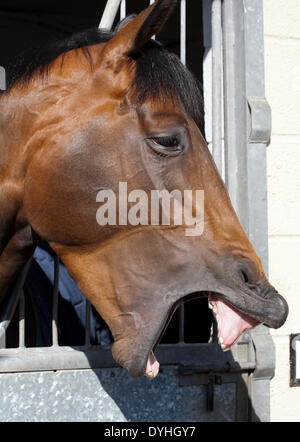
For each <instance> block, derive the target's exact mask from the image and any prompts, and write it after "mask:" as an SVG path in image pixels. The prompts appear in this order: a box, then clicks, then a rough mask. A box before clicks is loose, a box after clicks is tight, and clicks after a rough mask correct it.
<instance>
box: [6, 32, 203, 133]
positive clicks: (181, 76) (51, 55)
mask: <svg viewBox="0 0 300 442" xmlns="http://www.w3.org/2000/svg"><path fill="white" fill-rule="evenodd" d="M113 35H114V32H107V31H100V30H99V29H97V28H92V29H87V30H85V31H83V32H79V33H76V34H74V35H71V36H69V37H66V38H64V39H60V40H57V41H55V42H52V43H50V44H47V45H44V46H42V47H39V48H37V49H34V50H29V51H26V52H23V53H22V54H19V55H18V57H17V59H16V60H15V61H13V62H12V63H11V65H10V66H9V73H10V75H9V83H8V88H7V89H8V90H9V89H11V88H12V87H13V85H14V84H15V83H16V82H24V83H26V82H28V81H29V80H30V78H31V77H32V76H33V74H38V75H40V76H42V77H44V76H46V75H47V73H48V69H49V66H50V65H51V62H52V61H54V60H55V59H56V58H57V57H58V56H59V55H61V54H64V53H66V52H68V51H71V50H73V49H79V48H81V49H82V51H83V54H84V56H85V57H86V58H87V60H88V61H90V62H91V57H90V53H89V46H91V45H95V44H98V43H103V42H107V41H108V40H109V39H110V38H111V37H112V36H113ZM133 57H134V59H135V61H136V74H135V79H134V85H135V95H136V98H137V100H138V102H139V103H140V104H142V103H143V102H144V101H145V100H146V99H147V98H157V97H160V98H163V99H173V98H174V97H176V96H177V97H179V98H180V101H181V103H182V104H183V106H184V108H185V110H186V112H187V113H188V114H189V115H190V116H191V117H192V118H193V119H194V121H195V122H196V124H197V125H198V127H199V128H200V130H201V132H202V133H203V129H204V118H203V97H202V88H201V85H200V83H199V82H198V81H197V79H196V78H195V77H194V76H193V74H192V73H191V72H190V71H189V70H188V69H187V68H186V67H185V66H184V65H183V64H182V63H181V61H180V60H179V58H178V57H177V55H175V54H174V53H172V52H170V51H168V50H167V49H166V48H165V47H164V46H163V45H162V44H160V43H159V42H157V40H151V41H150V42H148V43H147V44H146V45H145V46H144V48H143V50H142V51H141V52H139V53H138V54H135V55H133ZM62 63H63V59H62Z"/></svg>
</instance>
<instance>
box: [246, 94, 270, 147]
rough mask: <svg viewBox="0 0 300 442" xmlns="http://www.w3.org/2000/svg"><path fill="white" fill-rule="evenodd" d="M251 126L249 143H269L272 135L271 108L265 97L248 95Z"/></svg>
mask: <svg viewBox="0 0 300 442" xmlns="http://www.w3.org/2000/svg"><path fill="white" fill-rule="evenodd" d="M247 101H248V107H249V114H250V123H249V125H250V128H249V131H250V133H249V139H248V141H249V143H263V144H268V143H269V142H270V137H271V108H270V106H269V103H268V102H267V100H266V99H265V98H264V97H247Z"/></svg>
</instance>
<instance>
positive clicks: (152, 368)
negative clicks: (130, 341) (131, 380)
mask: <svg viewBox="0 0 300 442" xmlns="http://www.w3.org/2000/svg"><path fill="white" fill-rule="evenodd" d="M158 372H159V362H158V361H157V360H156V357H155V356H154V353H153V351H151V352H150V355H149V357H148V361H147V365H146V372H145V374H146V376H148V377H149V378H155V377H156V376H157V375H158Z"/></svg>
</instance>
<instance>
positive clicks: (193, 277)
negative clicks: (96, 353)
mask: <svg viewBox="0 0 300 442" xmlns="http://www.w3.org/2000/svg"><path fill="white" fill-rule="evenodd" d="M176 3H177V2H176V1H172V0H158V1H156V2H155V3H154V4H152V5H151V6H149V7H148V8H147V9H145V10H144V11H142V12H141V13H140V14H138V15H137V16H136V17H134V18H131V20H128V22H126V23H124V24H123V26H120V28H119V30H118V32H116V33H115V34H114V35H113V36H112V37H111V38H109V39H107V41H103V42H101V43H98V44H95V45H91V46H89V48H88V57H87V56H86V54H84V53H83V51H81V50H80V49H76V50H72V51H69V52H66V53H65V54H63V58H62V56H60V57H58V58H57V59H56V60H55V61H54V62H53V63H52V64H51V66H50V67H49V72H48V76H47V79H44V80H42V79H41V78H40V76H39V75H38V73H36V74H35V75H33V76H32V78H31V80H30V82H29V83H28V84H27V85H24V84H16V86H15V87H13V88H12V89H11V91H9V93H8V94H6V95H7V96H6V97H5V98H3V99H2V100H1V102H3V100H5V106H6V107H5V112H6V115H12V114H13V115H14V119H10V120H9V121H8V118H9V117H7V128H9V130H8V129H7V132H6V135H5V134H4V135H2V137H6V140H7V141H6V144H9V146H10V148H9V149H7V150H6V151H4V153H3V155H2V156H3V161H4V163H5V162H6V163H7V167H6V169H5V172H4V171H3V172H2V174H1V175H0V177H1V180H2V181H1V183H2V189H3V192H2V198H1V204H2V207H4V208H5V209H4V214H3V215H2V219H3V221H2V226H3V229H2V231H5V232H6V235H5V237H4V236H3V241H2V249H3V251H2V256H1V258H2V259H0V276H1V278H2V281H4V280H5V281H8V280H10V281H11V275H12V274H13V272H12V270H11V268H13V267H14V266H15V267H14V268H18V263H19V262H22V263H23V261H22V259H20V255H22V257H24V256H25V258H24V259H28V256H29V255H30V254H32V252H33V250H34V247H35V245H36V244H37V243H38V241H39V240H40V239H44V240H46V241H48V242H49V244H50V245H51V247H52V248H53V249H54V250H55V251H56V253H57V254H58V255H59V257H60V258H61V259H62V261H63V262H64V263H65V265H66V267H67V269H68V270H69V272H70V274H71V275H72V276H73V278H74V279H75V280H76V282H77V283H78V285H79V288H80V289H81V291H82V292H83V294H84V295H85V296H86V297H87V298H88V299H89V301H90V302H91V303H92V304H93V305H94V307H95V308H96V309H97V311H98V312H99V313H100V315H101V316H102V317H103V319H104V320H105V321H106V323H107V324H108V326H109V328H110V330H111V332H112V335H113V337H114V344H113V348H112V351H113V356H114V358H115V360H116V361H117V362H118V363H119V364H120V365H122V366H123V367H125V368H126V369H127V370H128V371H129V373H130V374H131V375H133V376H140V375H143V374H145V373H146V374H147V375H148V376H155V375H156V374H157V372H158V362H157V361H156V359H155V357H154V354H153V349H154V348H155V346H156V344H157V342H158V341H159V338H160V336H161V334H162V331H163V330H164V328H165V326H166V324H167V323H168V321H169V319H170V317H171V315H172V313H173V312H174V309H175V308H176V307H177V306H178V305H179V304H180V303H182V302H183V301H184V300H185V299H186V298H187V297H188V296H189V295H190V294H195V293H197V295H198V296H208V297H209V300H210V303H211V305H212V307H213V309H214V312H215V314H216V318H217V322H218V330H219V343H220V344H221V345H222V347H223V348H224V349H225V348H229V347H230V346H231V345H232V344H233V343H235V342H236V341H237V339H238V338H239V336H240V335H241V334H242V333H243V332H244V331H245V330H247V329H250V328H253V327H255V326H256V325H258V324H260V323H263V324H265V325H267V326H269V327H274V328H277V327H280V326H281V325H282V324H283V323H284V321H285V319H286V316H287V304H286V302H285V301H284V299H283V298H282V297H281V296H280V295H279V294H278V293H277V291H276V290H275V289H274V288H273V287H272V285H271V284H270V283H269V282H268V280H267V277H266V275H265V273H264V270H263V267H262V263H261V260H260V259H259V257H258V256H257V254H256V253H255V251H254V249H253V247H252V245H251V243H250V241H249V240H248V238H247V236H246V234H245V232H244V230H243V229H242V227H241V225H240V223H239V220H238V218H237V216H236V214H235V212H234V209H233V207H232V205H231V202H230V199H229V196H228V193H227V191H226V188H225V185H224V183H223V181H222V179H221V177H220V175H219V173H218V170H217V168H216V166H215V164H214V161H213V159H212V156H211V154H210V152H209V150H208V147H207V145H206V143H205V140H204V138H203V136H202V134H201V132H200V129H199V118H200V112H199V103H198V101H199V97H200V93H199V91H198V89H197V84H196V81H195V80H194V78H193V77H192V75H191V74H190V73H189V72H188V70H187V69H186V68H185V67H184V66H183V65H182V64H181V63H180V61H179V60H178V59H177V57H176V56H175V55H173V54H170V53H169V52H168V51H167V50H166V49H164V48H163V47H162V46H161V45H160V44H159V43H157V42H156V41H154V40H153V39H151V37H152V36H153V35H155V34H157V33H158V32H159V31H160V30H161V29H162V27H163V26H164V23H165V22H166V20H167V18H168V17H169V15H170V13H171V12H172V10H173V9H174V7H175V6H176ZM16 107H19V108H20V111H18V110H16ZM21 141H22V142H21ZM12 152H14V158H16V159H15V162H14V166H13V167H10V168H9V166H8V165H9V163H11V158H12V157H11V155H12ZM124 189H126V197H128V195H130V198H131V199H130V198H127V200H126V204H128V205H127V206H126V204H125V202H124V201H125V200H124V199H123V197H124V195H121V193H122V192H123V193H124V191H125V190H124ZM197 190H200V191H201V193H199V194H197V195H198V196H199V198H200V196H201V198H200V199H199V198H198V199H195V200H194V198H193V197H190V196H191V195H192V196H193V195H194V194H196V191H197ZM153 191H154V193H153ZM157 191H162V192H163V191H165V192H167V193H168V194H169V195H171V198H170V199H169V200H168V201H172V204H173V206H175V205H176V202H177V203H179V202H182V204H183V203H184V202H186V203H187V206H184V207H190V209H191V217H192V219H194V220H196V222H195V226H194V227H192V226H191V224H190V223H189V222H188V220H187V219H186V217H184V216H183V217H182V222H175V219H174V215H171V221H170V222H169V223H167V222H163V214H162V213H160V214H159V216H158V217H156V218H155V217H154V218H155V220H154V222H151V219H152V221H153V207H152V206H151V204H150V203H149V202H151V201H152V202H153V204H154V201H155V198H153V195H154V194H155V192H157ZM175 191H176V192H175ZM185 191H191V192H192V193H188V192H185ZM172 192H173V193H172ZM193 192H194V193H193ZM3 195H4V196H3ZM155 195H157V193H156V194H155ZM110 196H111V199H110ZM142 197H143V198H145V200H147V204H146V205H145V204H144V205H142V204H141V199H142ZM151 198H152V199H151ZM8 201H9V203H8ZM199 201H200V202H201V204H200V203H199ZM5 202H6V203H5ZM99 202H102V203H105V204H107V205H106V210H107V213H106V215H107V218H106V219H107V223H106V225H104V224H105V222H104V223H102V224H101V222H99V218H101V216H102V218H104V219H105V216H104V215H105V213H104V210H103V211H102V212H99ZM108 202H110V205H109V204H108ZM132 203H136V204H135V205H133V204H132ZM124 204H125V206H124ZM170 204H171V203H170ZM197 204H200V205H199V207H200V206H201V207H202V209H203V213H202V212H201V213H202V215H201V216H200V217H199V219H198V221H199V222H198V221H197V216H195V214H196V215H197V213H198V209H199V207H197ZM150 206H151V207H150ZM159 206H160V207H161V204H159ZM101 207H103V206H101ZM124 207H125V208H124ZM156 207H157V205H156ZM130 209H132V210H133V212H132V213H131V215H132V219H133V220H139V221H140V222H131V223H129V222H128V219H129V215H130V214H129V213H128V212H129V211H130ZM110 211H111V212H110ZM97 214H98V217H97ZM109 215H111V221H112V222H108V221H109ZM142 215H143V216H142ZM147 215H148V216H147ZM151 217H152V218H151ZM8 219H9V220H10V222H8V221H7V220H8ZM12 220H13V225H14V226H17V227H15V230H14V231H13V232H12V228H11V225H12ZM177 221H178V219H177ZM8 232H9V233H8ZM25 249H26V253H25V252H24V250H25ZM9 260H10V265H8V261H9ZM8 267H9V269H8ZM3 287H5V283H3V282H2V291H3V290H4V289H3Z"/></svg>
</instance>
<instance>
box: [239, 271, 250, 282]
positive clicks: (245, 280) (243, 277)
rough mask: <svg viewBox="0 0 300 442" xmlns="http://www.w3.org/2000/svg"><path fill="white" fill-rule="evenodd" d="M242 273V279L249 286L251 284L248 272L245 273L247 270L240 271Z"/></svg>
mask: <svg viewBox="0 0 300 442" xmlns="http://www.w3.org/2000/svg"><path fill="white" fill-rule="evenodd" d="M240 273H241V277H242V280H243V282H245V283H246V284H247V283H248V282H249V278H248V275H247V272H246V271H245V269H240Z"/></svg>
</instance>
